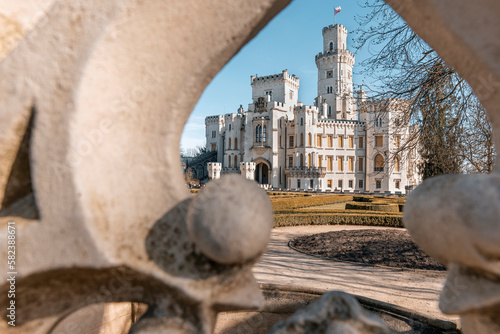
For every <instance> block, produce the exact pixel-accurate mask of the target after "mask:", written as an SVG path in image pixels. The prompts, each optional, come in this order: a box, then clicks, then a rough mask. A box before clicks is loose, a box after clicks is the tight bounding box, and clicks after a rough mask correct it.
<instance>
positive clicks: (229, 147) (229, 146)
mask: <svg viewBox="0 0 500 334" xmlns="http://www.w3.org/2000/svg"><path fill="white" fill-rule="evenodd" d="M228 140H229V143H228V145H227V148H228V149H231V138H229V139H228Z"/></svg>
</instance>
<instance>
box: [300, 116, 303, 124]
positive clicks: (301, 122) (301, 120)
mask: <svg viewBox="0 0 500 334" xmlns="http://www.w3.org/2000/svg"><path fill="white" fill-rule="evenodd" d="M300 125H304V117H302V118H301V119H300Z"/></svg>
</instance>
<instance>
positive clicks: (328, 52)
mask: <svg viewBox="0 0 500 334" xmlns="http://www.w3.org/2000/svg"><path fill="white" fill-rule="evenodd" d="M346 46H347V29H346V28H345V27H344V26H343V25H341V24H336V25H335V26H332V25H330V26H328V27H325V28H323V52H320V53H319V54H317V55H316V66H317V67H318V98H317V99H316V105H317V107H318V108H321V109H323V106H324V103H326V108H327V110H321V111H322V114H326V115H327V117H328V118H333V119H346V120H355V119H356V107H355V99H354V96H353V84H352V67H353V66H354V55H353V54H352V53H351V52H350V51H349V50H347V49H346Z"/></svg>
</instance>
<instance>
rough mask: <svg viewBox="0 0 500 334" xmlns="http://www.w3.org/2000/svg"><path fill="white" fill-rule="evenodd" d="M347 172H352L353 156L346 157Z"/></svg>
mask: <svg viewBox="0 0 500 334" xmlns="http://www.w3.org/2000/svg"><path fill="white" fill-rule="evenodd" d="M347 159H348V167H349V172H354V157H348V158H347Z"/></svg>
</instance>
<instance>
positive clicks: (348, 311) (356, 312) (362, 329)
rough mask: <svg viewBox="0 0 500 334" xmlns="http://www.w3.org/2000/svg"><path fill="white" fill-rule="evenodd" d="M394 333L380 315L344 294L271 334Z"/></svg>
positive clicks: (314, 306) (323, 300)
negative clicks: (365, 308) (372, 312)
mask: <svg viewBox="0 0 500 334" xmlns="http://www.w3.org/2000/svg"><path fill="white" fill-rule="evenodd" d="M292 333H295V334H306V333H307V334H320V333H327V334H345V333H350V334H390V333H392V331H391V330H390V329H389V328H387V326H386V325H385V324H384V323H383V322H382V320H380V318H378V317H377V316H375V315H373V314H371V313H369V312H367V311H365V310H364V309H363V308H362V307H361V305H359V303H358V301H357V300H356V298H354V297H353V296H351V295H349V294H346V293H344V292H340V291H330V292H327V293H325V294H324V295H323V296H322V297H321V298H320V299H318V300H317V301H315V302H314V303H312V304H310V305H308V306H307V307H305V308H304V309H302V310H299V311H297V312H296V313H295V314H294V315H293V316H292V317H290V318H289V319H287V320H285V321H283V322H281V323H278V324H276V325H275V326H274V327H273V328H271V330H270V331H269V334H292Z"/></svg>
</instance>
